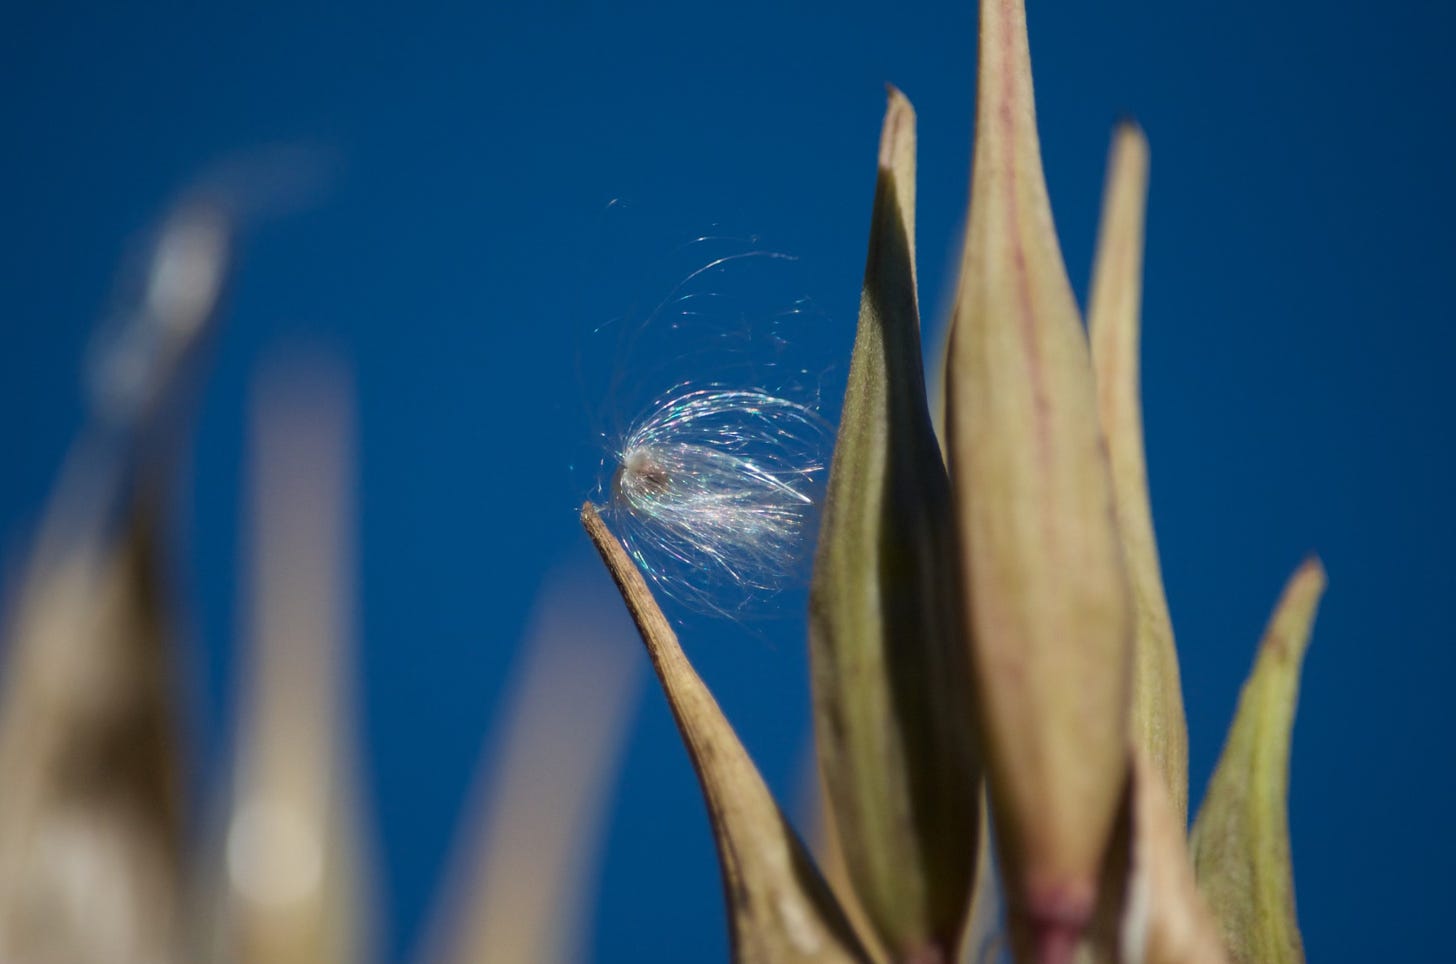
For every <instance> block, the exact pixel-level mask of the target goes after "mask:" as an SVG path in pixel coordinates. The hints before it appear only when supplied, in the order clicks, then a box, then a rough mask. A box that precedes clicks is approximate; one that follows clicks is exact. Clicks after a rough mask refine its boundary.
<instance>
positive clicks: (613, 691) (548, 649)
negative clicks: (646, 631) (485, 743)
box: [420, 563, 646, 964]
mask: <svg viewBox="0 0 1456 964" xmlns="http://www.w3.org/2000/svg"><path fill="white" fill-rule="evenodd" d="M518 649H519V652H518V655H517V657H516V658H517V662H518V665H517V667H516V669H515V671H514V673H513V677H512V679H511V680H510V681H509V682H508V684H507V690H506V694H505V698H504V701H503V704H502V708H501V712H500V716H499V720H498V722H497V723H496V725H495V728H494V730H495V732H494V734H493V737H492V739H493V742H494V746H493V748H492V749H491V751H490V752H489V753H488V754H487V755H486V756H485V758H484V759H483V761H482V766H481V768H480V772H479V774H478V775H477V777H476V787H475V790H474V791H473V793H472V801H471V802H470V804H469V806H468V807H467V809H466V811H465V826H464V827H463V829H462V831H461V833H460V834H459V839H457V841H456V845H455V847H454V849H453V851H452V854H453V856H452V858H451V859H452V860H453V861H454V865H453V866H452V867H451V868H449V870H448V874H447V878H446V886H445V889H444V892H443V898H442V900H441V906H440V907H439V908H438V911H439V913H438V914H437V917H436V919H435V921H434V922H433V925H432V930H431V932H430V934H429V935H428V940H427V944H426V946H425V948H424V950H423V953H422V954H421V955H420V956H421V959H422V961H424V962H426V964H472V962H476V961H533V962H539V964H566V962H570V961H579V960H583V959H586V958H587V957H588V956H589V955H588V954H587V949H588V948H589V947H590V937H591V933H590V929H591V920H590V912H591V909H592V907H593V906H594V903H595V894H596V891H597V888H598V886H599V883H598V882H599V878H600V860H601V856H602V844H603V835H604V834H605V832H606V829H607V825H608V822H609V821H608V819H607V818H608V816H609V813H610V805H611V802H612V796H613V790H614V789H615V786H616V780H617V776H618V774H619V773H620V770H621V761H622V754H623V752H624V750H625V749H626V743H627V736H628V733H629V730H630V727H631V723H632V719H633V717H634V715H635V713H636V710H637V706H638V704H639V702H640V696H641V691H642V687H643V684H644V683H645V682H646V677H645V675H644V673H643V671H642V666H641V658H640V657H639V656H638V654H637V652H636V642H635V640H634V639H633V634H632V628H631V625H630V624H629V623H628V622H627V620H626V619H625V618H624V616H623V613H622V611H621V603H620V601H618V600H617V598H616V596H615V595H614V594H613V593H612V591H611V588H610V584H609V583H608V582H607V581H606V580H605V579H604V578H603V577H602V575H601V574H600V573H599V572H597V571H593V570H590V569H587V568H585V567H584V566H583V565H581V564H580V563H574V564H568V565H563V566H560V567H558V568H556V569H555V570H553V571H552V572H551V573H549V574H548V575H547V577H546V579H545V580H544V581H543V583H542V587H541V590H540V593H539V595H538V597H537V599H536V606H535V615H534V617H533V619H532V628H531V630H530V631H529V633H528V635H527V637H526V639H525V640H523V641H522V644H521V645H520V646H519V647H518Z"/></svg>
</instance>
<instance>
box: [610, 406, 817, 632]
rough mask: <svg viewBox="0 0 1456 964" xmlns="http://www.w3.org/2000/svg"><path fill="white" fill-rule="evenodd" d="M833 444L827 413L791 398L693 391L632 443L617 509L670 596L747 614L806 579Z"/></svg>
mask: <svg viewBox="0 0 1456 964" xmlns="http://www.w3.org/2000/svg"><path fill="white" fill-rule="evenodd" d="M831 437H832V433H831V430H830V428H829V426H828V424H827V423H826V422H825V421H824V419H822V418H821V417H820V416H819V414H818V412H816V411H815V410H814V409H813V408H811V407H809V406H807V405H803V404H800V403H798V402H794V401H791V400H789V399H786V398H780V397H777V396H774V395H770V394H768V393H766V392H762V391H753V390H740V389H729V388H724V387H718V386H709V387H704V388H698V389H691V390H690V389H686V388H683V389H680V390H679V391H677V392H674V393H672V394H671V395H670V397H668V398H667V399H666V400H664V401H662V402H660V403H659V404H658V405H657V406H656V407H654V408H653V409H652V410H650V411H649V412H648V413H647V414H646V415H645V416H644V417H643V418H641V419H640V420H639V421H637V422H636V423H635V424H634V425H633V426H632V427H631V429H630V430H629V431H628V432H627V434H626V436H625V437H624V438H623V440H622V443H621V446H620V448H619V450H618V451H617V452H616V453H615V454H616V463H617V466H616V471H615V473H614V474H613V476H612V482H611V498H610V501H609V503H608V506H607V510H608V513H609V515H610V516H611V517H612V518H613V522H614V523H615V524H614V528H615V529H616V532H617V534H618V536H619V537H620V538H621V540H622V543H623V545H625V547H626V549H627V551H628V553H629V554H630V555H631V556H632V557H633V559H635V560H636V562H637V564H638V565H639V566H640V567H641V569H642V571H643V573H644V574H646V575H647V576H648V578H650V579H651V580H652V581H653V582H654V583H655V584H656V585H657V586H658V588H659V589H660V590H661V591H662V592H663V593H664V594H665V595H668V596H671V597H673V598H674V599H676V600H678V601H679V602H681V603H682V604H683V605H685V606H687V607H688V608H690V609H694V610H697V611H699V612H707V613H715V614H720V615H727V616H735V617H736V616H740V615H744V614H745V612H746V610H747V609H748V608H749V606H750V603H752V602H753V601H754V600H755V599H756V598H759V597H762V596H765V595H768V594H771V593H774V592H776V591H778V590H780V589H782V588H784V587H785V585H787V584H788V583H790V582H792V581H793V580H794V578H795V577H796V576H797V575H798V569H799V568H800V563H801V562H802V561H803V560H804V559H805V557H806V555H807V551H806V550H807V546H808V543H809V541H810V540H809V538H808V533H807V532H806V529H807V528H808V527H809V526H810V523H811V521H812V520H813V518H814V517H815V506H816V501H817V494H818V488H819V483H820V481H821V479H822V476H823V473H824V469H825V461H824V457H825V452H826V451H827V449H828V444H829V441H830V439H831Z"/></svg>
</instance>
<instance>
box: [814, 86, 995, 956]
mask: <svg viewBox="0 0 1456 964" xmlns="http://www.w3.org/2000/svg"><path fill="white" fill-rule="evenodd" d="M914 206H915V113H914V110H913V109H912V108H911V106H910V103H909V101H908V100H906V99H905V97H904V95H903V94H901V93H900V92H899V91H897V90H894V89H891V91H890V94H889V105H888V108H887V110H886V112H885V121H884V128H883V132H882V134H881V141H880V153H879V178H878V182H877V184H876V189H875V204H874V215H873V218H872V222H871V228H870V243H869V256H868V260H867V263H866V267H865V278H864V291H863V294H862V297H861V301H860V316H859V330H858V334H857V336H856V339H855V346H854V354H853V358H852V361H851V364H850V371H849V384H848V389H847V391H846V394H845V401H844V413H843V418H842V420H841V422H840V426H839V436H838V440H837V442H836V445H835V450H834V461H833V465H832V468H831V470H830V475H829V487H828V494H827V496H826V498H825V505H824V518H823V524H822V528H821V530H820V535H819V547H818V554H817V557H816V559H815V566H814V578H813V582H812V584H811V588H810V607H809V614H810V620H809V640H810V659H811V671H812V679H813V689H814V712H815V728H816V730H815V732H816V741H817V746H818V754H819V762H820V767H821V770H822V772H823V776H824V783H825V788H826V791H827V804H828V806H829V807H830V809H831V810H832V812H833V815H834V819H833V823H834V826H835V828H836V831H837V833H838V838H839V846H840V849H841V851H842V852H843V855H844V859H845V863H846V866H847V868H848V871H849V876H850V879H851V881H852V882H853V885H854V890H855V893H856V895H857V896H858V898H859V903H860V905H861V906H862V907H863V908H864V911H865V913H866V914H867V916H868V917H869V919H870V920H871V921H872V922H873V924H874V927H875V929H876V932H877V934H878V936H879V938H880V940H881V942H882V943H883V944H884V946H885V947H886V948H887V949H888V950H889V951H890V953H891V954H892V955H893V956H894V958H895V959H896V960H905V961H910V960H914V961H948V960H950V959H951V958H952V957H953V956H954V953H955V950H956V948H957V946H958V943H959V938H960V934H961V931H962V929H963V926H964V920H965V916H966V911H967V907H968V905H969V902H970V887H971V882H972V878H973V874H974V870H975V860H976V840H977V821H978V811H979V778H980V766H979V761H978V759H977V756H976V749H975V736H974V732H973V699H972V693H971V678H970V672H969V667H968V663H967V651H966V643H965V634H964V631H963V628H962V627H963V613H962V609H961V605H960V600H959V593H960V588H961V578H960V569H959V563H960V560H959V556H958V551H957V546H956V534H955V521H954V513H953V510H952V506H951V498H950V487H949V483H948V481H947V479H946V473H945V466H944V463H943V462H942V460H941V456H940V449H939V446H938V445H937V443H936V440H935V433H934V431H933V429H932V427H931V422H930V414H929V411H928V408H927V404H926V392H925V376H924V369H923V361H922V358H921V351H920V316H919V307H918V304H917V297H916V288H915V266H914V258H915V245H914V231H915V220H914V218H915V208H914Z"/></svg>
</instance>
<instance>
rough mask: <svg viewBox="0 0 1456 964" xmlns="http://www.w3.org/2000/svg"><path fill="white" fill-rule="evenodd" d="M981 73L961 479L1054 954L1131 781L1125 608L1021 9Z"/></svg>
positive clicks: (989, 765) (1012, 861)
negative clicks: (1050, 193)
mask: <svg viewBox="0 0 1456 964" xmlns="http://www.w3.org/2000/svg"><path fill="white" fill-rule="evenodd" d="M978 77H979V79H978V83H977V109H976V136H975V147H974V160H973V169H972V178H971V202H970V212H969V217H968V223H967V229H966V243H965V251H964V255H963V264H962V271H961V278H960V286H959V291H958V294H957V300H956V308H955V316H954V321H953V324H954V330H953V332H952V335H951V349H950V359H949V371H948V373H947V402H948V405H947V430H948V431H947V434H948V448H949V457H950V474H951V482H952V487H953V489H954V492H955V495H956V503H957V513H958V517H959V529H960V536H961V546H962V551H963V553H964V558H965V572H966V580H965V585H966V592H965V594H964V595H965V602H966V605H967V607H968V612H969V621H970V622H969V624H970V630H971V633H970V635H971V639H972V646H971V649H972V654H973V666H974V671H975V675H976V678H977V682H978V687H979V695H978V705H979V706H980V708H981V730H982V733H983V748H984V757H985V765H986V773H987V780H988V783H989V787H990V792H991V800H992V809H993V817H994V824H995V832H996V834H997V840H998V845H999V846H998V854H999V857H1000V860H1001V867H1002V870H1003V874H1004V877H1005V879H1006V883H1007V900H1008V911H1009V917H1010V924H1011V931H1012V940H1013V946H1014V947H1015V948H1016V950H1017V954H1018V956H1019V957H1020V958H1021V959H1023V960H1037V961H1044V962H1058V961H1065V960H1067V959H1068V958H1069V957H1070V955H1071V954H1072V951H1073V949H1074V948H1075V946H1076V942H1077V940H1078V939H1079V936H1080V934H1081V933H1082V931H1083V930H1084V929H1085V927H1086V926H1087V924H1088V922H1089V920H1090V919H1091V915H1092V912H1093V909H1094V906H1095V903H1096V897H1097V887H1098V883H1097V882H1098V878H1099V870H1100V868H1101V865H1102V860H1103V855H1104V851H1105V850H1106V847H1107V842H1108V839H1109V835H1110V833H1111V830H1112V825H1113V819H1114V816H1115V813H1116V810H1117V806H1118V801H1119V798H1120V796H1121V794H1122V793H1123V789H1124V786H1125V784H1126V779H1127V769H1128V740H1127V715H1128V703H1129V696H1130V669H1131V667H1130V660H1131V642H1132V614H1131V602H1130V592H1129V588H1128V584H1127V577H1126V573H1125V571H1124V567H1123V561H1122V550H1121V545H1120V537H1119V534H1118V532H1117V527H1116V523H1115V519H1114V515H1113V495H1112V485H1111V481H1110V477H1109V471H1108V466H1107V458H1106V454H1105V451H1104V447H1103V442H1102V438H1101V429H1100V426H1099V424H1098V418H1097V405H1096V392H1095V388H1094V384H1093V376H1092V366H1091V362H1090V358H1089V350H1088V344H1087V338H1086V335H1085V333H1084V331H1083V329H1082V325H1081V319H1080V315H1079V313H1078V310H1077V305H1076V300H1075V298H1074V296H1073V294H1072V289H1071V285H1070V284H1069V282H1068V280H1067V274H1066V268H1065V266H1064V264H1063V262H1062V257H1061V252H1060V249H1059V247H1058V244H1057V239H1056V232H1055V229H1054V227H1053V225H1052V217H1051V206H1050V202H1049V200H1048V197H1047V191H1046V183H1045V179H1044V177H1043V173H1042V167H1041V158H1040V147H1039V143H1038V139H1037V133H1036V118H1035V108H1034V105H1033V100H1032V86H1031V64H1030V55H1029V51H1028V46H1027V36H1026V11H1025V6H1024V4H1023V3H1022V2H1019V0H983V2H982V4H981V35H980V64H979V75H978Z"/></svg>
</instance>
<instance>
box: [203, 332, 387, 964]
mask: <svg viewBox="0 0 1456 964" xmlns="http://www.w3.org/2000/svg"><path fill="white" fill-rule="evenodd" d="M255 391H256V394H255V397H254V401H253V409H252V444H251V452H250V453H249V454H250V467H251V471H250V480H249V481H250V494H251V508H250V538H251V542H252V545H251V551H250V552H249V562H250V566H249V567H248V590H249V592H248V597H247V598H248V601H249V605H248V606H246V607H245V608H244V612H245V613H247V615H246V616H245V617H244V618H245V619H247V620H250V626H249V629H250V631H249V632H248V633H246V634H245V636H244V638H245V639H248V640H249V642H250V643H251V646H250V647H249V648H248V650H247V652H246V654H245V657H244V664H245V665H246V667H247V669H246V671H245V673H244V675H243V680H244V681H245V683H244V687H243V694H242V699H241V700H240V702H239V705H240V707H241V712H240V715H239V717H238V720H237V730H236V746H237V751H236V759H235V761H234V770H233V774H232V780H231V784H230V786H229V787H228V789H227V791H226V794H225V803H224V804H223V807H224V810H225V813H226V816H225V818H224V826H225V829H224V831H223V835H222V839H221V840H220V841H218V843H217V848H218V851H219V852H218V853H217V854H215V855H214V857H215V859H216V860H217V861H218V862H219V863H220V864H221V867H220V868H216V869H215V870H216V872H217V873H218V875H219V878H220V879H216V880H215V881H214V885H215V886H216V887H217V888H218V889H217V891H216V892H215V893H214V895H213V899H215V900H217V901H218V904H217V906H216V907H215V908H214V912H215V914H216V916H215V918H214V919H213V923H214V925H215V926H216V928H217V930H216V931H215V933H214V934H213V935H212V936H211V941H210V943H211V944H212V951H213V952H214V954H215V955H216V957H217V959H220V960H225V961H239V962H249V961H269V962H277V964H287V962H310V964H327V962H334V961H339V962H342V961H360V960H368V959H370V953H369V950H370V948H372V947H373V946H374V945H375V938H376V937H377V936H378V935H377V933H376V932H377V931H378V930H379V928H378V925H377V924H376V921H377V919H378V918H377V915H376V914H374V913H373V906H374V900H373V897H374V894H373V886H372V864H373V860H372V850H371V848H370V847H369V846H368V844H367V843H366V840H367V838H366V835H365V828H364V820H363V817H362V810H361V806H360V800H359V793H358V780H357V778H356V774H357V770H358V766H357V759H358V748H357V747H356V745H355V742H354V739H355V737H354V734H355V731H356V718H357V717H356V713H355V701H354V685H353V684H354V667H353V659H352V654H353V646H354V636H355V632H356V627H355V625H354V622H355V612H356V609H357V607H356V603H355V598H354V570H355V558H354V541H355V535H354V533H355V519H354V501H355V500H354V490H355V481H354V474H355V469H354V436H355V428H354V400H353V386H352V380H351V378H350V376H349V375H348V372H347V370H346V369H345V368H344V367H343V365H342V363H341V362H339V361H338V360H337V359H335V358H332V357H330V356H329V355H327V354H324V353H320V352H317V351H316V350H312V349H303V350H293V351H290V352H288V353H286V354H280V355H279V356H278V357H277V358H276V359H275V360H274V361H273V362H272V363H271V364H270V365H269V366H268V367H267V368H266V370H265V371H264V373H263V374H262V375H261V376H260V377H259V379H258V382H257V388H256V390H255Z"/></svg>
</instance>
